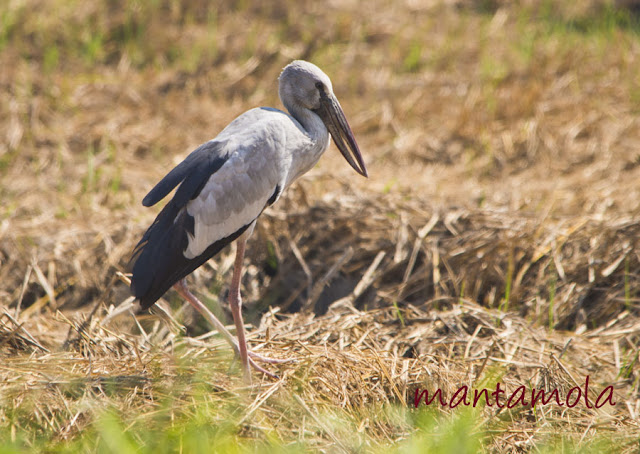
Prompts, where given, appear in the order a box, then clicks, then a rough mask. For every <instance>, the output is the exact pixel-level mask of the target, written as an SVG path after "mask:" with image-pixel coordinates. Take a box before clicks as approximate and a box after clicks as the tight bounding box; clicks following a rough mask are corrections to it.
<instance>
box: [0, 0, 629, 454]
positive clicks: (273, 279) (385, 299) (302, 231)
mask: <svg viewBox="0 0 640 454" xmlns="http://www.w3.org/2000/svg"><path fill="white" fill-rule="evenodd" d="M214 3H215V4H216V5H215V6H212V5H210V4H209V2H205V1H199V0H188V1H185V2H178V1H169V0H166V1H165V0H156V1H152V2H137V1H136V2H121V1H119V0H113V1H104V2H67V1H62V0H53V1H44V0H43V1H38V0H32V1H26V0H25V1H20V0H11V1H9V2H5V3H3V5H2V6H0V68H1V69H0V178H1V180H0V181H1V182H2V183H1V184H0V196H1V198H2V205H1V206H0V308H1V314H0V345H1V347H0V356H1V357H2V364H1V365H0V377H1V380H0V451H2V452H13V451H16V450H21V451H31V452H40V451H46V452H67V451H69V452H77V451H82V452H119V453H122V452H140V451H142V452H152V451H153V452H177V451H179V452H202V451H207V450H215V451H218V452H264V451H267V452H301V451H321V452H388V451H389V450H390V449H394V450H396V451H397V452H426V451H428V452H478V451H490V452H530V451H531V452H577V451H580V452H589V451H590V452H607V451H610V452H637V450H638V446H639V442H640V441H639V436H640V428H639V426H638V423H639V420H640V419H639V418H640V395H639V380H640V370H639V365H638V340H639V339H640V304H639V303H640V300H639V291H640V255H639V254H638V249H637V239H638V235H639V234H640V226H639V224H638V220H639V218H638V216H639V213H640V186H639V185H638V183H637V182H638V180H639V178H640V120H639V119H640V117H639V114H640V25H639V20H638V17H637V16H634V9H633V7H634V5H636V11H637V2H633V1H629V2H618V6H616V5H614V4H613V3H610V2H604V1H596V0H593V1H584V2H561V1H554V0H544V1H543V0H541V1H538V2H536V1H533V0H522V1H520V2H502V1H477V2H473V1H468V0H459V1H455V0H448V1H444V0H443V1H432V0H411V1H406V2H396V1H390V0H376V1H374V2H367V3H366V4H365V3H361V2H356V1H345V2H328V3H326V4H322V3H318V2H310V1H301V2H294V1H288V0H283V1H278V2H272V3H270V4H269V5H268V6H256V5H252V4H251V3H250V2H240V3H239V4H236V2H214ZM623 3H624V4H628V5H629V8H630V9H624V8H623V7H622V4H623ZM365 5H366V6H365ZM567 5H569V6H567ZM295 58H303V59H307V60H310V61H313V62H314V63H316V64H317V65H318V66H320V67H321V68H323V69H324V70H325V72H326V73H327V74H329V76H330V77H331V78H332V81H333V85H334V89H335V92H336V94H337V95H338V97H339V99H340V101H341V104H342V106H343V107H344V109H345V112H346V114H347V117H348V118H349V120H350V123H351V126H352V128H353V130H354V133H355V135H356V138H357V140H358V142H359V145H360V148H361V149H362V151H363V154H364V156H365V160H366V162H367V167H368V170H369V173H370V178H369V179H364V178H360V177H358V176H357V175H356V174H355V173H354V172H353V171H352V169H350V168H349V167H348V166H347V165H346V164H345V163H344V161H343V160H342V158H341V157H340V156H339V153H337V151H336V150H335V148H333V147H332V148H331V149H330V150H329V151H328V152H327V153H326V155H325V156H324V157H323V158H322V159H321V161H320V163H319V164H318V165H317V166H316V168H314V169H313V170H312V171H311V172H309V174H308V175H306V176H305V177H304V178H303V179H301V181H299V182H298V183H296V184H295V185H294V186H292V187H291V188H290V189H289V191H288V193H287V194H286V196H284V197H283V199H281V200H280V201H279V202H278V204H276V205H275V206H274V207H272V208H270V209H269V210H267V211H266V212H265V214H264V215H263V217H262V218H261V222H260V223H259V225H258V228H257V229H256V232H255V234H254V236H253V237H252V239H251V240H250V243H249V248H248V257H247V265H248V269H247V274H246V275H245V278H244V281H243V293H244V299H245V303H246V308H245V311H246V318H247V323H248V325H249V327H248V329H249V333H250V340H251V344H252V346H253V348H254V349H255V350H256V351H259V352H262V353H265V354H267V355H270V356H273V357H279V358H289V359H292V360H296V361H292V362H290V363H287V364H283V365H277V366H270V367H271V368H272V370H274V371H275V372H277V373H278V374H279V375H280V378H279V379H278V380H272V379H269V378H266V377H260V376H258V375H257V374H256V375H254V382H253V386H251V387H249V386H246V385H245V384H244V382H243V381H242V379H241V373H240V371H239V368H238V364H237V362H236V361H234V360H233V358H232V355H231V353H230V351H229V349H228V348H227V346H226V345H225V343H224V342H223V341H222V340H221V339H220V338H219V337H218V336H216V335H215V334H214V333H209V328H208V327H207V326H206V324H205V323H204V322H203V321H202V320H201V319H200V318H199V317H198V316H195V315H194V314H193V313H192V312H191V309H190V308H188V307H185V306H184V304H183V303H182V302H181V301H180V300H179V298H178V297H177V296H176V295H174V294H173V292H169V293H168V294H167V295H166V296H165V300H164V301H162V302H161V303H160V304H158V305H157V307H156V308H155V309H154V310H152V313H150V314H149V313H139V314H134V313H133V312H132V311H131V310H126V306H123V305H122V304H123V303H128V302H130V300H129V293H128V287H127V285H126V280H127V276H126V264H127V260H128V257H129V254H130V252H131V250H132V248H133V246H134V245H135V243H136V242H137V240H138V239H139V238H140V236H141V234H142V233H143V231H144V229H145V228H146V227H147V226H148V225H149V224H150V223H151V222H152V220H153V218H154V215H155V214H156V213H157V211H158V209H157V208H152V209H147V208H144V207H142V205H141V203H140V201H141V199H142V197H143V196H144V195H145V194H146V192H147V191H148V190H149V189H150V188H151V187H152V186H153V184H154V183H155V182H156V181H157V180H158V179H159V178H161V177H162V176H163V175H164V174H165V173H166V171H167V170H168V169H169V168H170V167H172V166H173V165H175V164H176V163H177V162H179V161H180V160H181V159H182V158H183V157H184V156H185V155H186V154H187V153H188V152H189V151H190V150H192V149H193V148H194V147H195V146H197V145H199V144H200V143H202V142H204V141H206V140H208V139H209V138H211V137H213V136H214V135H215V134H216V133H217V132H218V131H219V130H221V129H222V128H223V127H224V126H225V125H226V124H227V123H228V122H229V121H230V120H232V119H233V118H234V117H235V116H237V115H238V114H239V113H241V112H243V111H245V110H247V109H248V108H251V107H254V106H258V105H268V106H279V105H280V103H279V101H278V99H277V90H276V84H277V77H278V74H279V72H280V71H281V69H282V68H283V67H284V66H285V65H286V64H287V63H288V62H289V61H291V60H292V59H295ZM232 253H233V251H232V250H228V251H224V252H223V253H222V254H221V255H220V256H218V257H217V258H216V259H215V260H212V261H210V262H209V263H208V264H207V265H206V266H204V267H202V269H200V270H198V271H197V272H196V273H195V274H194V275H193V276H192V278H191V285H192V288H193V289H194V290H195V291H196V292H197V294H198V295H200V296H201V297H202V298H203V300H205V301H206V302H207V304H209V305H210V306H211V308H212V310H214V311H217V313H218V314H220V316H221V317H223V318H225V319H226V320H227V321H229V320H230V318H229V314H228V313H227V307H226V304H225V292H226V290H227V286H228V282H229V280H230V266H231V261H232V257H233V255H232ZM123 307H124V308H125V310H122V308H123ZM587 377H588V380H589V393H588V395H587V397H586V398H585V397H584V396H582V395H580V398H579V399H578V401H577V402H571V403H572V404H574V405H573V406H567V405H562V406H561V405H559V403H564V404H566V403H567V402H566V401H565V400H564V399H565V397H566V396H567V394H569V393H570V391H571V389H572V388H574V387H576V386H581V387H583V388H584V386H585V382H586V380H587ZM498 383H500V384H502V386H503V387H506V389H507V391H508V392H509V393H512V392H514V391H515V390H517V389H518V387H524V388H523V389H525V390H526V392H527V393H528V392H529V391H530V390H532V389H534V388H535V389H538V390H540V389H543V390H545V391H546V392H547V393H549V392H551V391H553V390H554V389H557V390H558V393H559V396H562V402H559V403H558V402H555V401H552V402H550V403H548V404H546V405H536V406H535V408H531V407H530V406H524V405H522V404H521V403H522V402H520V403H518V404H517V405H513V406H512V408H507V407H504V408H499V407H498V406H497V405H496V404H495V402H494V403H493V404H492V403H491V402H489V404H491V405H489V404H484V403H481V405H478V406H477V407H475V408H474V407H473V406H465V405H458V406H455V405H446V406H439V405H436V404H432V405H430V406H427V405H424V404H422V405H419V407H418V408H415V405H414V396H415V391H416V389H418V390H423V389H428V390H431V391H433V390H435V389H437V388H440V389H442V390H443V391H444V394H445V396H447V398H451V397H452V396H454V395H455V394H454V393H455V392H456V390H459V389H462V388H461V387H463V386H467V387H468V388H469V389H470V390H473V389H476V390H477V389H487V390H489V392H491V390H495V388H496V386H497V384H498ZM607 390H609V391H607ZM601 392H610V393H611V399H610V400H608V401H606V400H598V394H599V393H601ZM457 395H458V396H460V394H457ZM573 396H574V398H575V396H576V391H574V392H573ZM572 400H573V398H572ZM612 401H615V405H611V403H612ZM481 402H484V401H481ZM452 407H454V408H452ZM596 407H599V408H596Z"/></svg>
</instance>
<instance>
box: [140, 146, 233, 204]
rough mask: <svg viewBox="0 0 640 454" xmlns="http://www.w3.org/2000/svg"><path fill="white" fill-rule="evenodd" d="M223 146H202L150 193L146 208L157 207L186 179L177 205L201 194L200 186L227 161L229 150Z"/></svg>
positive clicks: (144, 202) (145, 201)
mask: <svg viewBox="0 0 640 454" xmlns="http://www.w3.org/2000/svg"><path fill="white" fill-rule="evenodd" d="M221 145H222V143H220V142H215V141H213V140H211V141H209V142H207V143H203V144H202V145H200V146H199V147H198V148H196V149H195V150H194V151H192V152H191V153H190V154H189V156H187V157H186V158H185V159H184V161H182V162H181V163H180V164H178V165H177V166H176V167H174V169H173V170H171V172H169V173H168V174H167V175H166V176H165V177H164V178H163V179H162V180H160V181H159V182H158V184H156V185H155V186H154V188H153V189H152V190H151V191H149V193H148V194H147V195H146V196H145V198H144V199H142V204H143V205H144V206H146V207H150V206H153V205H155V204H156V203H158V202H159V201H160V200H162V199H164V198H165V197H166V196H167V194H169V193H170V192H171V191H172V190H173V188H175V187H176V186H178V185H179V184H180V183H181V182H182V181H184V180H185V179H186V180H187V181H186V182H185V183H186V184H182V185H181V186H180V189H179V190H178V192H177V193H176V196H178V195H179V197H178V200H176V203H177V204H178V205H184V204H185V203H187V201H188V200H189V199H190V198H191V197H192V196H193V195H194V194H197V193H198V192H199V191H198V189H200V188H199V185H201V184H202V182H203V181H206V179H207V178H208V177H209V175H211V174H212V173H215V172H216V171H217V170H218V169H219V168H220V167H222V165H223V164H224V163H225V161H226V160H227V158H228V155H229V153H228V148H225V147H224V146H221Z"/></svg>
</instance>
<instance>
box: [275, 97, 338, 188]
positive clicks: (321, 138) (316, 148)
mask: <svg viewBox="0 0 640 454" xmlns="http://www.w3.org/2000/svg"><path fill="white" fill-rule="evenodd" d="M286 107H287V109H288V110H289V113H290V114H291V116H292V117H293V118H295V119H296V120H297V121H298V123H300V125H301V126H302V128H303V129H304V131H305V132H306V134H307V136H308V137H309V139H310V147H309V148H306V149H305V150H304V151H303V150H299V153H301V154H302V155H301V156H300V158H299V159H297V160H295V163H294V167H295V168H292V172H291V173H290V175H289V178H288V180H289V181H288V183H289V184H290V183H292V182H293V181H294V180H295V179H296V178H298V177H299V176H301V175H302V174H304V173H306V172H308V171H309V170H310V169H311V168H312V167H313V166H314V165H316V163H317V162H318V160H319V159H320V156H322V154H323V153H324V152H325V151H326V150H327V148H329V131H328V130H327V127H326V126H325V125H324V123H323V122H322V120H321V119H320V117H319V116H318V115H317V114H316V113H314V112H312V111H311V110H309V109H306V108H304V107H301V108H296V106H286Z"/></svg>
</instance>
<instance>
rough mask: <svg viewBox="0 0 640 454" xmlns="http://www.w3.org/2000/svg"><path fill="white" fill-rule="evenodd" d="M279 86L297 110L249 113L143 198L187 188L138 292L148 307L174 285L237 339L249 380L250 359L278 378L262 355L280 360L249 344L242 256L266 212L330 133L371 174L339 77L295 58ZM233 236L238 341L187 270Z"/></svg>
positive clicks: (159, 223) (169, 215)
mask: <svg viewBox="0 0 640 454" xmlns="http://www.w3.org/2000/svg"><path fill="white" fill-rule="evenodd" d="M278 92H279V95H280V100H281V101H282V104H283V105H284V106H285V107H286V108H287V110H288V111H289V113H288V114H287V113H285V112H283V111H281V110H278V109H273V108H270V107H259V108H255V109H252V110H249V111H248V112H245V113H244V114H242V115H240V116H239V117H237V118H236V119H235V120H233V121H232V122H231V123H230V124H229V125H228V126H227V127H226V128H225V129H224V130H223V131H222V132H221V133H220V134H218V136H217V137H216V138H215V139H213V140H210V141H209V142H206V143H204V144H202V145H200V146H199V147H198V148H196V149H195V150H194V151H193V152H191V154H189V155H188V156H187V157H186V159H185V160H184V161H182V162H181V163H180V164H178V165H177V166H176V167H175V168H174V169H173V170H171V171H170V172H169V173H168V174H167V175H166V176H165V177H164V178H163V179H162V180H160V182H159V183H158V184H157V185H156V186H155V187H154V188H153V189H152V190H151V191H150V192H149V193H148V194H147V196H146V197H145V198H144V199H143V200H142V204H143V205H144V206H146V207H150V206H152V205H155V204H156V203H158V202H159V201H160V200H162V199H163V198H164V197H166V196H167V195H168V194H169V193H170V192H171V191H172V190H173V189H174V188H175V187H176V186H178V185H179V186H178V189H177V190H176V192H175V194H174V196H173V198H172V199H171V201H170V202H169V203H167V205H166V206H165V207H164V208H163V209H162V211H160V214H158V216H157V217H156V219H155V221H154V222H153V224H151V226H150V227H149V229H148V230H147V231H146V232H145V234H144V235H143V237H142V239H141V240H140V242H139V243H138V245H137V246H136V248H135V250H134V251H133V254H132V257H131V262H130V268H131V269H132V274H133V275H132V278H131V291H132V293H133V295H134V296H135V297H136V298H137V299H138V300H139V301H140V305H141V307H142V308H143V309H147V308H149V307H151V306H152V305H153V304H154V303H155V302H156V301H157V300H158V299H159V298H160V297H161V296H162V295H164V293H165V292H166V291H167V290H169V289H170V288H171V287H173V288H174V289H175V290H177V292H178V293H179V294H180V295H182V297H184V298H185V299H186V300H187V301H188V302H189V303H190V304H191V305H192V306H193V307H194V308H195V309H196V310H198V312H200V313H201V314H202V315H203V316H204V317H205V318H207V319H208V320H209V322H211V323H212V324H213V325H214V326H215V327H216V328H217V329H218V331H219V332H220V333H221V334H222V335H223V336H224V337H225V338H226V339H227V340H228V341H229V343H230V344H231V345H232V347H233V348H234V350H235V351H236V353H238V354H239V355H240V359H241V360H242V366H243V370H244V373H245V377H247V378H248V379H249V380H250V372H249V365H251V366H252V367H254V368H255V369H257V370H259V371H261V372H263V373H266V374H268V375H270V376H274V375H273V374H271V373H270V372H268V371H266V370H265V369H263V368H262V367H260V366H258V365H257V364H256V363H255V361H254V359H255V360H262V361H266V362H279V361H277V360H270V359H269V358H264V357H261V356H260V355H257V354H255V353H253V352H251V351H248V350H247V343H246V340H245V331H244V325H243V321H242V313H241V306H242V300H241V296H240V280H241V277H242V261H243V257H244V251H245V244H246V241H247V238H248V237H249V236H250V235H251V233H252V231H253V228H254V226H255V223H256V220H257V219H258V216H260V214H261V213H262V211H263V210H264V209H265V208H266V207H268V206H270V205H272V204H274V203H275V202H276V201H277V200H278V199H279V198H280V196H281V194H282V191H284V189H286V188H287V187H288V186H289V185H290V184H291V183H293V181H295V180H296V179H297V178H298V177H300V176H301V175H302V174H304V173H305V172H307V171H308V170H309V169H311V168H312V167H313V166H314V165H315V164H316V163H317V162H318V159H320V156H322V154H323V153H324V152H325V151H326V149H327V148H328V146H329V134H331V137H333V140H334V142H335V144H336V145H337V147H338V149H339V150H340V152H341V153H342V155H343V156H344V158H345V159H346V160H347V162H348V163H349V164H350V165H351V167H353V168H354V169H355V171H356V172H358V173H359V174H360V175H363V176H365V177H366V176H367V171H366V169H365V165H364V162H363V160H362V156H361V154H360V150H359V149H358V145H357V143H356V140H355V138H354V136H353V133H352V132H351V128H350V127H349V123H347V119H346V118H345V115H344V112H343V111H342V108H341V107H340V103H339V102H338V100H337V99H336V97H335V95H334V94H333V88H332V85H331V80H329V77H328V76H327V75H326V74H325V73H324V72H322V71H321V70H320V68H318V67H317V66H315V65H313V64H311V63H309V62H306V61H302V60H296V61H294V62H292V63H290V64H289V65H287V66H286V67H285V68H284V70H283V71H282V73H281V74H280V77H279V90H278ZM233 241H236V242H237V250H236V256H235V263H234V269H233V277H232V279H231V287H230V290H229V304H230V306H231V313H232V314H233V320H234V322H235V326H236V330H237V336H238V340H237V341H236V339H235V338H234V337H233V336H232V335H231V334H230V333H229V331H227V330H226V328H225V327H224V325H223V324H222V323H221V322H220V321H219V320H218V319H217V318H216V317H215V316H214V315H213V314H212V313H211V312H210V311H209V310H208V309H207V308H206V306H204V305H203V304H202V303H201V302H200V301H199V300H198V299H197V298H196V297H195V296H194V295H193V294H192V293H191V292H190V291H189V290H188V289H187V286H186V283H185V277H186V276H187V275H189V274H190V273H191V272H193V270H195V269H196V268H198V267H199V266H200V265H202V264H203V263H205V262H206V261H207V260H209V259H210V258H211V257H213V256H214V255H216V254H217V253H218V252H220V250H221V249H222V248H224V247H225V246H227V245H228V244H229V243H231V242H233Z"/></svg>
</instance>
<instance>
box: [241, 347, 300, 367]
mask: <svg viewBox="0 0 640 454" xmlns="http://www.w3.org/2000/svg"><path fill="white" fill-rule="evenodd" d="M247 353H249V357H250V358H253V359H255V360H257V361H260V362H263V363H267V364H285V363H295V362H296V360H295V359H294V358H287V359H280V358H269V357H268V356H262V355H260V354H258V353H255V352H252V351H251V350H249V351H248V352H247Z"/></svg>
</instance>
